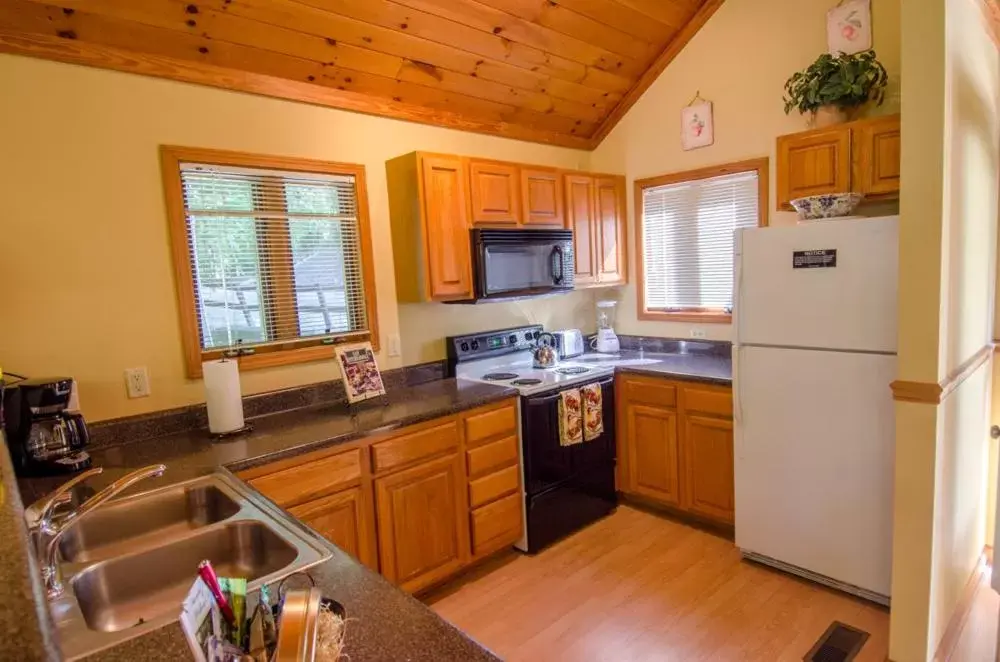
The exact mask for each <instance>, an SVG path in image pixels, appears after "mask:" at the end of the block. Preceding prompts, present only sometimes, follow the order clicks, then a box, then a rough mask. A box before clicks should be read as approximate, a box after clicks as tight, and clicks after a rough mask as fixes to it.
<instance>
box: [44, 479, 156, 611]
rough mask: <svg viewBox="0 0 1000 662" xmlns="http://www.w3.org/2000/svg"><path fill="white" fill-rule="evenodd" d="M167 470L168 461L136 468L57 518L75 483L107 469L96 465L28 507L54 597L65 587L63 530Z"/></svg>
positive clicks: (49, 590) (47, 583)
mask: <svg viewBox="0 0 1000 662" xmlns="http://www.w3.org/2000/svg"><path fill="white" fill-rule="evenodd" d="M166 470H167V467H166V465H163V464H153V465H150V466H148V467H144V468H142V469H138V470H136V471H133V472H132V473H130V474H128V475H126V476H123V477H121V478H119V479H118V480H116V481H115V482H113V483H111V484H110V485H108V486H107V487H105V488H104V489H103V490H101V491H100V492H98V493H97V494H95V495H94V496H92V497H90V498H89V499H87V500H86V501H84V502H83V504H81V505H80V507H79V508H77V509H76V510H73V511H70V512H69V513H67V514H66V515H64V516H62V517H60V518H59V519H55V518H54V517H53V515H52V513H53V511H54V510H55V507H56V506H57V505H59V504H64V503H67V502H68V501H69V492H70V490H72V489H73V487H75V486H76V485H78V484H79V483H81V482H83V481H85V480H86V479H88V478H90V477H92V476H96V475H98V474H100V473H101V472H103V471H104V469H103V468H102V467H94V468H93V469H88V470H87V471H84V472H83V473H81V474H79V475H78V476H74V477H73V478H72V479H70V480H68V481H67V482H65V483H63V484H62V485H60V486H59V487H57V488H56V489H55V491H53V492H52V493H51V494H49V495H48V496H46V497H44V498H43V499H41V500H40V501H38V502H37V503H35V504H32V506H31V507H29V508H28V509H27V512H26V518H27V520H28V525H29V527H30V526H34V527H35V528H34V530H33V533H34V536H35V554H36V556H37V558H38V564H39V566H41V570H42V580H43V581H44V582H45V593H46V595H48V597H49V599H50V600H52V599H55V598H58V597H59V596H61V595H62V594H63V591H64V587H63V583H62V573H61V572H60V568H59V560H58V559H57V558H56V555H57V552H58V549H59V547H58V545H59V539H60V538H62V536H63V534H64V533H66V532H67V531H69V530H70V529H71V528H73V526H75V525H76V524H79V523H80V521H81V520H83V519H86V517H87V516H88V515H89V514H90V513H92V512H94V511H95V510H97V509H98V508H100V507H101V505H102V504H104V503H105V502H106V501H107V500H108V499H110V498H111V497H113V496H115V495H116V494H118V493H119V492H121V491H122V490H125V489H127V488H129V487H131V486H132V485H134V484H136V483H138V482H139V481H140V480H144V479H146V478H156V477H158V476H162V475H163V472H164V471H166Z"/></svg>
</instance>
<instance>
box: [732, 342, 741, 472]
mask: <svg viewBox="0 0 1000 662" xmlns="http://www.w3.org/2000/svg"><path fill="white" fill-rule="evenodd" d="M742 351H743V348H742V347H741V346H740V345H733V429H734V434H733V442H734V444H735V446H736V447H735V448H734V449H733V450H734V452H735V455H736V457H738V458H742V457H743V398H742V397H740V388H741V386H742V384H741V382H740V377H739V372H740V354H741V353H742Z"/></svg>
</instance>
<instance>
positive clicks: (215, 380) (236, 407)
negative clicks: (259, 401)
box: [201, 359, 243, 434]
mask: <svg viewBox="0 0 1000 662" xmlns="http://www.w3.org/2000/svg"><path fill="white" fill-rule="evenodd" d="M201 369H202V374H203V375H204V379H205V404H206V405H207V407H208V431H209V432H211V433H212V434H225V433H227V432H233V431H235V430H239V429H240V428H242V427H243V397H242V396H241V395H240V368H239V363H238V362H237V361H232V360H227V359H222V360H220V361H205V362H204V363H202V364H201Z"/></svg>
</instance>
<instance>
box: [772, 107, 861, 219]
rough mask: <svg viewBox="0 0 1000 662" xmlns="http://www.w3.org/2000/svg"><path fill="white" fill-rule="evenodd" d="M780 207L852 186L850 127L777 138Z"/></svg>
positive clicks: (789, 206)
mask: <svg viewBox="0 0 1000 662" xmlns="http://www.w3.org/2000/svg"><path fill="white" fill-rule="evenodd" d="M777 176H778V208H779V209H788V210H790V209H792V206H791V205H790V204H789V201H791V200H795V199H796V198H804V197H806V196H809V195H820V194H823V193H844V192H846V191H850V190H851V129H850V128H849V127H836V128H833V129H826V130H822V131H809V132H807V133H800V134H794V135H790V136H781V137H779V138H778V165H777Z"/></svg>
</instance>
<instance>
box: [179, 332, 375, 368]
mask: <svg viewBox="0 0 1000 662" xmlns="http://www.w3.org/2000/svg"><path fill="white" fill-rule="evenodd" d="M366 340H371V343H372V350H373V351H374V352H376V353H378V349H379V348H378V341H377V339H375V338H373V337H372V335H371V334H369V333H359V334H357V335H356V336H351V337H345V338H343V339H338V340H337V342H334V343H330V344H323V343H321V342H319V341H314V342H305V343H302V342H300V343H298V344H297V345H293V346H291V347H282V346H280V345H278V346H271V347H268V346H263V347H255V348H254V349H255V350H256V352H255V353H254V354H246V355H244V356H241V357H240V358H239V362H240V371H241V372H244V371H247V370H259V369H262V368H276V367H278V366H283V365H294V364H297V363H310V362H313V361H324V360H327V361H332V360H334V359H335V358H336V357H335V354H334V351H333V350H334V348H335V347H337V346H338V345H347V344H351V343H359V342H365V341H366ZM224 356H225V352H224V351H223V350H210V351H204V352H202V353H201V358H200V360H199V361H198V362H196V363H195V364H193V365H189V366H188V378H189V379H201V378H202V369H201V362H202V361H217V360H218V359H221V358H223V357H224Z"/></svg>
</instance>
